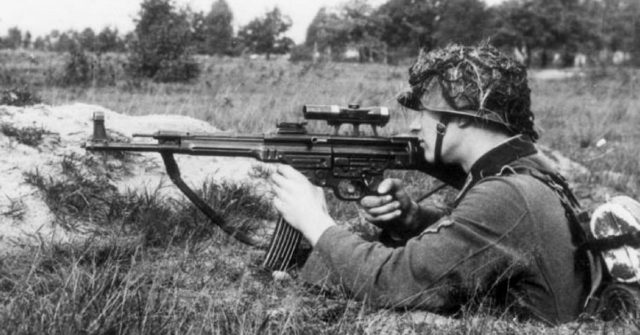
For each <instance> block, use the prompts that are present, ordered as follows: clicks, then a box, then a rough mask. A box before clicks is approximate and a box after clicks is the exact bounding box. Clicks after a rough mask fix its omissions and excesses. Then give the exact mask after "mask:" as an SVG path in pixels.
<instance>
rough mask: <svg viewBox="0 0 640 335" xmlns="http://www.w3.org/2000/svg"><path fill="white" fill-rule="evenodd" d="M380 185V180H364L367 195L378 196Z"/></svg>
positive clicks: (373, 178)
mask: <svg viewBox="0 0 640 335" xmlns="http://www.w3.org/2000/svg"><path fill="white" fill-rule="evenodd" d="M380 183H382V178H376V177H371V178H368V179H367V178H364V185H365V186H367V193H368V194H370V195H380V193H378V187H379V186H380Z"/></svg>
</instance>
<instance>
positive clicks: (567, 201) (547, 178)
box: [513, 166, 604, 315]
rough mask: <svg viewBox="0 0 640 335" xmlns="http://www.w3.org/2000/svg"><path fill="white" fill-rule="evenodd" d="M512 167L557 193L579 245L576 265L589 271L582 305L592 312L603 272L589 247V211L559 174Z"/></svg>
mask: <svg viewBox="0 0 640 335" xmlns="http://www.w3.org/2000/svg"><path fill="white" fill-rule="evenodd" d="M513 169H514V171H515V172H516V173H523V174H528V175H530V176H532V177H533V178H536V179H537V180H539V181H541V182H542V183H543V184H545V185H547V186H548V187H549V188H551V189H552V190H553V191H554V193H556V194H557V195H558V197H559V199H560V202H561V203H562V207H563V208H564V210H565V215H566V217H567V220H568V222H569V230H570V232H571V238H572V242H573V243H574V245H576V246H577V247H578V248H577V250H576V260H575V266H576V267H583V268H584V269H585V270H586V271H585V273H587V274H589V278H588V281H585V283H586V285H587V286H586V287H589V293H588V294H587V296H586V297H585V301H584V305H583V308H584V313H586V315H593V314H594V313H595V312H596V309H597V306H598V305H599V301H598V298H597V292H598V291H599V289H600V286H601V284H602V282H603V279H604V278H603V273H604V272H603V267H602V262H601V256H600V253H597V252H595V251H594V250H593V249H592V248H590V247H589V246H588V245H589V243H590V241H591V240H592V239H591V238H589V233H588V232H589V230H588V225H589V221H590V215H589V213H588V212H587V211H585V210H583V209H582V208H581V207H580V203H579V202H578V199H577V198H576V196H575V195H574V194H573V192H572V191H571V189H570V188H569V184H568V183H567V181H566V179H565V178H564V177H563V176H562V175H560V174H559V173H556V172H552V171H548V170H541V169H540V170H539V169H535V168H532V167H528V166H516V167H513Z"/></svg>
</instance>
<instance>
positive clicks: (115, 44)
mask: <svg viewBox="0 0 640 335" xmlns="http://www.w3.org/2000/svg"><path fill="white" fill-rule="evenodd" d="M114 51H116V52H117V51H124V43H123V41H122V40H121V39H120V37H119V36H118V29H115V28H114V29H111V28H109V27H105V28H103V29H102V30H101V31H100V33H98V36H96V42H95V52H97V53H99V54H100V53H105V52H114Z"/></svg>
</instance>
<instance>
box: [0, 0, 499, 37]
mask: <svg viewBox="0 0 640 335" xmlns="http://www.w3.org/2000/svg"><path fill="white" fill-rule="evenodd" d="M214 1H215V0H175V2H176V4H178V6H184V5H188V6H190V7H191V8H192V9H194V10H196V11H204V12H205V13H207V12H208V11H209V9H210V8H211V4H212V3H213V2H214ZM485 1H487V2H489V3H495V2H499V1H501V0H485ZM140 2H141V1H140V0H0V36H1V35H6V32H7V29H9V28H11V27H15V26H17V27H18V28H20V29H21V30H23V31H30V32H31V34H32V35H33V36H34V37H35V36H41V35H45V34H48V33H49V32H50V31H51V30H53V29H58V30H60V31H65V30H68V29H74V30H82V29H84V28H87V27H90V28H92V29H94V30H97V31H99V30H101V29H102V28H104V27H105V26H111V27H115V28H118V30H120V31H121V32H127V31H130V30H133V19H134V18H135V17H137V13H138V10H139V8H140ZM344 2H345V0H227V3H228V4H229V6H230V7H231V10H232V11H233V15H234V21H235V22H234V25H235V26H236V28H237V27H238V26H241V25H244V24H247V23H248V22H249V21H251V20H252V19H253V18H255V17H258V16H261V15H263V14H264V13H266V12H267V11H269V10H271V9H273V7H274V6H278V7H279V8H280V10H281V11H282V12H283V13H284V14H286V15H289V16H290V17H291V19H292V21H293V25H292V27H291V29H290V30H289V32H288V33H287V35H288V36H289V37H291V38H293V39H294V41H296V42H298V43H299V42H302V41H304V38H305V35H306V31H307V27H308V26H309V23H310V22H311V20H312V19H313V17H314V16H315V14H316V13H317V12H318V9H319V8H320V7H322V6H335V5H338V4H341V3H344ZM369 2H370V3H372V4H380V3H384V2H385V1H384V0H370V1H369Z"/></svg>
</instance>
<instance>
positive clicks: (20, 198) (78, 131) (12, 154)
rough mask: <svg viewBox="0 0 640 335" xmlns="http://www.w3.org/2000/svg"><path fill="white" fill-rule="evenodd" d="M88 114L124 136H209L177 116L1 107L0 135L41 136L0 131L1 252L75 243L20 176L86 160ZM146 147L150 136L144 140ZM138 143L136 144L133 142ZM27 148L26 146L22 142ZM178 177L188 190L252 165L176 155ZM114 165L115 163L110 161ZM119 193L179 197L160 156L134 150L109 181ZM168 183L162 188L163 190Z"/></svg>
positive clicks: (237, 175) (243, 173)
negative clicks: (28, 138) (27, 246)
mask: <svg viewBox="0 0 640 335" xmlns="http://www.w3.org/2000/svg"><path fill="white" fill-rule="evenodd" d="M94 112H103V113H104V114H105V120H106V121H105V123H106V127H107V129H108V132H109V133H110V134H113V135H116V136H121V137H124V138H131V135H132V134H134V133H153V132H155V131H157V130H161V129H166V130H174V131H191V132H215V131H218V129H216V128H215V127H213V126H211V125H210V124H208V123H207V122H204V121H201V120H196V119H193V118H190V117H186V116H178V115H145V116H128V115H123V114H119V113H116V112H113V111H110V110H107V109H105V108H103V107H100V106H94V105H87V104H73V105H67V106H56V107H52V106H47V105H36V106H30V107H10V106H0V126H2V127H3V130H7V129H13V130H16V132H18V133H19V132H20V131H22V132H23V133H24V132H28V131H26V130H25V129H29V131H31V132H32V133H34V134H40V136H41V139H40V140H39V141H37V143H29V141H25V140H21V139H20V135H15V136H8V135H6V133H8V132H7V131H2V132H0V251H1V250H7V249H8V248H10V246H12V245H16V244H18V245H20V244H25V243H27V244H32V243H37V242H38V241H39V240H52V239H53V240H56V241H58V240H69V239H74V238H81V235H79V234H78V232H75V233H71V232H69V231H66V230H65V229H61V228H60V227H59V226H58V225H56V224H54V223H53V222H54V215H53V213H52V212H51V211H50V210H49V208H48V206H47V205H46V203H45V202H44V199H43V195H42V194H41V193H40V192H39V191H38V189H37V188H36V187H35V186H34V185H32V184H30V183H27V182H26V181H25V178H26V177H25V176H26V174H29V173H31V174H33V173H34V172H37V174H39V175H41V176H42V177H44V178H57V177H58V176H59V175H60V174H61V170H62V169H63V167H62V165H63V164H62V163H63V161H64V160H65V159H68V158H69V157H87V156H88V155H90V154H88V153H87V152H86V151H85V150H84V149H83V148H82V144H83V143H84V142H85V141H86V140H87V139H88V138H89V137H90V136H91V134H92V131H93V122H92V116H93V113H94ZM146 140H147V141H151V142H153V140H152V139H146ZM137 141H138V140H137V139H136V142H137ZM25 143H27V144H25ZM176 161H177V162H178V165H179V166H180V170H181V172H182V176H183V178H184V179H185V181H186V182H187V184H189V185H192V186H194V187H196V188H197V187H199V186H201V185H203V184H204V183H205V182H206V181H208V180H214V181H219V180H223V179H224V180H226V181H231V182H233V181H236V182H243V183H244V182H252V181H251V180H250V179H248V173H249V171H250V170H251V167H252V166H253V165H254V164H256V162H255V161H253V160H250V159H243V158H218V157H196V156H187V155H176ZM114 164H117V163H114ZM114 183H115V186H116V187H117V188H118V189H119V190H121V191H126V190H134V191H141V192H143V191H144V190H145V189H153V190H159V192H162V193H163V195H168V196H171V197H182V194H181V193H180V191H179V190H178V189H177V188H175V187H173V184H172V183H171V182H170V180H169V179H168V177H167V176H166V173H165V171H164V165H163V163H162V159H161V158H160V155H159V154H157V153H140V154H135V155H132V158H131V159H128V160H127V168H126V174H125V173H123V175H122V176H118V177H117V178H114ZM165 186H167V187H165Z"/></svg>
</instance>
